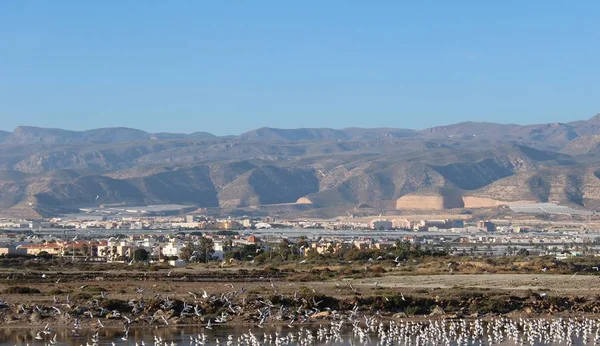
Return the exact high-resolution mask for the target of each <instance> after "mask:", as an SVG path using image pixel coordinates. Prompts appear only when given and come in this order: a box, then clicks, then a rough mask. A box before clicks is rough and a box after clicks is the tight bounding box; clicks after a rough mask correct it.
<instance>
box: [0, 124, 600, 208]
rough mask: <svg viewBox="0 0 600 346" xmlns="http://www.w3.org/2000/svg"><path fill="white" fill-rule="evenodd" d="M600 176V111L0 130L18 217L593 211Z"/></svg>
mask: <svg viewBox="0 0 600 346" xmlns="http://www.w3.org/2000/svg"><path fill="white" fill-rule="evenodd" d="M599 167H600V115H598V116H594V117H592V118H590V119H588V120H583V121H576V122H571V123H552V124H536V125H525V126H520V125H514V124H494V123H483V122H481V123H480V122H466V123H460V124H453V125H446V126H438V127H434V128H429V129H424V130H409V129H393V128H372V129H364V128H346V129H326V128H314V129H311V128H304V129H275V128H261V129H257V130H254V131H249V132H247V133H244V134H242V135H239V136H227V137H218V136H214V135H212V134H210V133H206V132H194V133H191V134H178V133H155V134H152V133H147V132H144V131H140V130H135V129H129V128H103V129H94V130H87V131H69V130H62V129H47V128H38V127H30V126H22V127H18V128H16V129H15V130H14V131H13V132H0V210H3V211H4V213H5V214H8V215H23V217H26V216H31V215H39V214H42V215H53V214H57V213H61V212H70V211H73V210H75V209H77V208H79V207H87V206H98V205H101V204H115V203H118V204H125V205H127V204H129V205H134V204H137V205H139V204H159V203H160V204H166V203H176V204H188V205H194V206H196V207H199V208H213V209H215V210H217V211H220V212H221V213H224V214H226V213H236V212H239V213H248V212H252V210H254V209H252V208H257V207H265V206H267V207H268V208H271V209H270V210H279V211H285V212H289V211H293V210H310V209H312V210H314V212H313V214H314V215H325V214H327V213H329V212H332V211H335V212H340V211H341V210H352V209H353V208H356V207H357V206H359V205H367V206H369V208H371V209H372V210H389V209H396V208H400V209H410V208H448V207H460V208H462V207H466V208H470V207H488V206H495V205H500V204H508V203H511V202H518V201H560V202H562V203H567V204H571V205H579V206H585V207H588V208H597V207H600V168H599ZM277 206H278V207H277ZM265 208H266V207H265ZM363 209H364V208H363ZM371 209H369V210H371ZM317 210H321V211H320V212H319V211H317Z"/></svg>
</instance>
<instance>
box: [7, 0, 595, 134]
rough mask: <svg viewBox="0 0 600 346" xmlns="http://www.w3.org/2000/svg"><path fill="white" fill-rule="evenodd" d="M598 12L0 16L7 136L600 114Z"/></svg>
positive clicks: (519, 9) (144, 8) (497, 7)
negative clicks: (20, 131)
mask: <svg viewBox="0 0 600 346" xmlns="http://www.w3.org/2000/svg"><path fill="white" fill-rule="evenodd" d="M599 10H600V4H598V2H595V1H577V2H565V1H526V2H523V1H502V2H480V1H453V2H446V1H424V2H419V3H416V2H415V3H408V2H395V1H383V2H378V3H376V4H372V3H364V2H356V1H326V2H322V1H307V2H306V1H303V2H298V3H289V2H281V1H233V2H211V3H209V2H197V1H178V2H176V3H167V2H161V1H144V2H122V1H102V2H88V1H84V2H77V1H51V2H44V1H13V2H9V1H3V2H2V3H0V104H1V105H2V106H1V107H0V120H1V122H0V129H3V130H6V131H12V130H13V129H14V128H15V127H17V126H19V125H30V126H41V127H59V128H65V129H72V130H84V129H92V128H99V127H115V126H125V127H132V128H139V129H142V130H145V131H149V132H186V133H187V132H195V131H207V132H211V133H214V134H217V135H227V134H240V133H243V132H246V131H249V130H252V129H256V128H259V127H263V126H269V127H278V128H298V127H331V128H345V127H353V126H359V127H396V128H412V129H422V128H426V127H431V126H436V125H445V124H451V123H457V122H461V121H468V120H471V121H483V120H486V121H493V122H500V123H517V124H533V123H551V122H568V121H573V120H578V119H583V118H588V117H590V116H592V115H594V114H596V113H598V111H599V107H598V105H597V104H596V103H597V102H596V99H597V97H596V96H597V95H599V94H600V85H599V84H598V83H597V81H598V79H599V77H600V75H599V74H600V69H598V68H597V61H596V60H597V59H596V57H597V56H598V55H599V53H600V48H599V47H600V44H599V43H600V42H599V40H600V34H599V32H598V26H597V13H598V11H599Z"/></svg>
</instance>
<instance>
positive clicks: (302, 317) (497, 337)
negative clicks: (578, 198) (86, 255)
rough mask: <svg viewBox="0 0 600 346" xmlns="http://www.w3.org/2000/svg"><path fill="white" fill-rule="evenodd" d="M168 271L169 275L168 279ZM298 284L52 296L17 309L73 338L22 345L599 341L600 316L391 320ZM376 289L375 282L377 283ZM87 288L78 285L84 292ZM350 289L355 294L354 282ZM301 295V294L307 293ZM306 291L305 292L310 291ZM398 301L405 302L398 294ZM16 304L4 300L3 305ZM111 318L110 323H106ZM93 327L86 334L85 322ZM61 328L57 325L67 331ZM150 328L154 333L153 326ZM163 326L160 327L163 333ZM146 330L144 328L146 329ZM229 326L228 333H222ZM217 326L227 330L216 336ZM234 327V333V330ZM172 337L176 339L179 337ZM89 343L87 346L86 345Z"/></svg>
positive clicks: (448, 345)
mask: <svg viewBox="0 0 600 346" xmlns="http://www.w3.org/2000/svg"><path fill="white" fill-rule="evenodd" d="M170 275H171V273H169V274H167V276H170ZM294 285H295V284H294V283H287V284H283V283H281V284H278V283H275V282H273V281H270V283H269V286H270V288H264V287H263V290H262V291H261V293H260V294H258V295H257V294H256V292H255V293H254V294H248V292H247V290H246V288H245V287H239V288H237V287H236V286H235V285H234V284H232V283H226V284H223V289H220V290H219V291H220V292H222V293H219V294H211V293H209V292H207V291H206V290H204V289H201V290H199V291H197V292H191V291H190V292H188V293H187V294H186V295H185V296H184V297H178V299H176V298H175V297H169V296H163V295H162V294H160V293H157V294H150V293H146V292H145V290H144V289H143V288H141V287H138V288H135V293H136V294H137V298H136V299H131V300H129V301H127V302H126V304H125V302H124V304H123V306H119V307H111V308H108V307H107V305H106V304H103V302H105V301H106V298H107V297H108V296H109V293H108V292H107V291H101V292H99V294H100V297H99V298H97V299H93V298H92V299H91V300H89V301H88V302H87V303H85V304H80V305H78V304H77V303H76V302H75V301H73V300H72V299H71V297H70V296H69V295H67V296H66V297H64V298H62V297H60V298H59V297H57V296H54V297H53V298H52V304H48V305H35V304H32V305H29V306H27V305H25V304H20V305H18V310H17V312H18V313H19V314H23V315H26V316H28V317H30V318H31V317H33V315H34V314H37V315H38V316H39V317H41V318H45V317H54V318H60V319H61V320H62V321H69V323H72V326H73V327H72V329H71V328H69V329H71V330H70V332H69V333H68V334H61V335H62V336H63V337H62V338H61V339H67V340H59V337H58V335H59V333H58V332H57V331H56V330H55V329H54V328H53V327H51V326H50V324H46V325H45V327H44V328H42V329H40V330H35V331H32V333H33V335H31V337H29V338H26V337H25V338H22V339H23V340H27V341H26V342H25V343H24V344H27V345H29V342H31V344H36V345H37V344H44V345H57V344H59V343H65V342H66V341H70V342H69V343H70V344H73V342H72V341H73V340H72V339H76V340H77V341H80V340H84V341H85V345H86V346H98V345H109V344H110V345H112V346H116V345H118V344H124V345H129V344H135V345H136V346H150V345H154V346H175V345H176V344H180V345H190V346H205V345H216V346H220V345H227V346H258V345H274V346H282V345H299V346H308V345H321V344H341V345H349V344H359V343H360V344H363V345H378V346H392V345H410V346H413V345H414V346H426V345H440V346H467V345H500V344H504V343H507V342H508V343H511V344H513V345H516V346H524V345H549V344H561V345H566V346H571V345H573V344H582V343H583V344H590V343H593V344H594V345H597V344H600V319H592V318H578V319H576V318H556V319H508V318H505V317H498V318H492V319H489V320H482V319H474V320H465V319H457V320H414V319H406V320H399V321H395V320H389V319H388V318H385V317H383V316H382V315H381V314H380V313H379V312H378V311H376V312H373V311H372V310H370V311H368V310H367V309H361V307H360V306H359V305H357V304H355V305H354V306H353V308H351V309H344V310H340V311H336V310H335V309H334V306H333V305H332V306H328V304H327V302H326V301H324V300H322V299H321V298H319V295H318V294H317V292H316V290H314V289H312V288H309V290H310V291H312V294H311V293H310V291H306V290H305V291H302V290H296V292H294V293H293V295H291V294H287V295H285V294H283V291H285V289H287V288H288V287H290V286H294ZM376 285H377V284H376ZM85 287H86V285H83V286H81V287H80V288H81V289H83V288H85ZM348 287H349V288H350V289H351V290H352V291H354V292H356V291H357V289H356V288H355V287H353V286H352V285H351V284H349V285H348ZM302 292H303V293H302ZM307 293H308V294H307ZM400 296H401V299H402V300H405V298H404V295H402V293H400ZM10 305H11V304H9V303H8V302H6V301H5V300H2V299H0V307H4V308H6V307H9V306H10ZM236 317H237V320H239V319H240V318H241V319H244V320H246V321H251V322H252V323H253V325H252V326H251V327H250V328H249V329H248V330H247V332H239V329H238V330H237V331H236V332H235V333H233V334H229V335H227V336H223V333H222V332H223V331H227V330H228V329H227V328H231V327H232V326H231V324H232V323H230V322H232V321H233V320H236ZM107 320H111V322H110V326H105V324H107V325H108V323H107V322H106V321H107ZM83 321H85V322H86V324H85V325H90V326H92V327H93V329H92V330H91V331H90V330H86V332H82V330H85V329H82V322H83ZM114 321H118V324H121V328H122V331H119V333H118V337H103V336H102V335H106V334H107V333H101V330H103V329H107V330H108V328H109V327H110V328H113V327H114V324H115V323H114ZM178 324H186V325H190V326H192V327H195V328H200V330H201V332H200V333H196V332H194V333H193V334H188V335H187V336H186V338H187V337H188V336H189V341H188V340H187V339H186V340H185V341H184V342H182V340H181V335H179V338H178V339H176V341H177V343H176V342H175V340H173V341H167V340H166V339H164V338H162V337H160V336H159V335H157V334H156V333H153V334H150V333H152V332H154V331H156V330H164V329H163V328H169V327H172V326H174V325H178ZM63 326H64V324H61V325H60V326H58V327H57V328H58V329H61V330H63V328H64V327H63ZM132 326H134V327H136V328H142V329H141V330H144V334H145V331H146V330H148V332H149V333H148V334H145V337H146V339H147V340H145V341H136V340H135V339H137V338H132V337H130V328H131V327H132ZM148 327H152V328H148ZM158 327H162V328H158ZM143 328H146V329H143ZM223 328H225V329H223ZM215 329H222V330H220V331H219V332H217V330H215ZM229 330H231V329H229ZM174 335H175V334H174ZM81 345H82V346H83V345H84V344H83V343H82V344H81Z"/></svg>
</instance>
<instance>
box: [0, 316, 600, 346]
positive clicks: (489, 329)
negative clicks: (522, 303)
mask: <svg viewBox="0 0 600 346" xmlns="http://www.w3.org/2000/svg"><path fill="white" fill-rule="evenodd" d="M41 330H42V328H39V327H38V328H25V327H24V328H19V327H17V328H6V329H0V346H2V345H32V346H33V345H49V344H53V343H52V340H53V339H55V340H56V343H55V344H53V345H92V344H93V340H92V339H93V334H94V333H95V330H92V329H86V330H84V329H82V330H78V331H77V333H78V334H79V335H76V336H75V335H73V333H72V330H71V329H57V330H50V331H48V333H47V334H43V335H42V336H43V340H36V339H35V337H36V335H38V333H39V332H40V331H41ZM124 335H125V332H124V329H123V328H103V329H100V330H99V331H98V342H97V343H95V345H113V343H114V344H115V345H140V346H141V345H142V344H145V345H147V346H150V345H157V346H169V345H172V344H173V345H174V344H176V345H193V346H199V345H211V346H212V345H219V346H221V345H222V346H225V345H231V346H240V345H302V346H304V345H364V346H388V345H390V346H391V345H411V346H425V345H440V346H470V345H473V346H474V345H481V346H484V345H485V346H490V345H502V346H522V345H535V346H545V345H552V346H572V345H575V346H582V345H597V344H600V320H598V319H579V320H575V319H554V320H548V319H538V320H519V321H513V320H507V319H499V320H495V321H492V322H489V323H488V322H484V321H479V320H478V321H473V320H470V321H464V320H461V321H446V322H442V321H436V322H433V323H431V324H430V323H429V322H427V321H425V322H412V321H404V322H397V323H396V322H394V323H391V324H390V323H389V322H380V321H376V322H373V323H371V324H370V325H366V324H365V323H362V324H361V323H359V324H356V325H355V326H352V325H350V324H349V323H346V324H345V325H344V326H343V327H339V326H334V325H332V324H330V323H323V324H321V325H320V326H310V327H293V328H290V327H287V326H275V327H266V328H248V327H231V326H223V325H221V326H213V329H212V330H208V329H206V328H204V327H201V326H197V327H177V328H173V327H167V326H155V327H138V328H134V327H131V328H130V330H129V335H128V338H127V339H126V340H124V339H123V337H124ZM230 336H231V340H230V342H229V343H228V337H230ZM157 338H158V339H159V340H161V341H160V342H157V341H156V340H157ZM240 338H241V340H240ZM192 339H193V341H192ZM217 340H218V341H219V342H218V343H217ZM276 340H277V341H276ZM299 340H302V341H299Z"/></svg>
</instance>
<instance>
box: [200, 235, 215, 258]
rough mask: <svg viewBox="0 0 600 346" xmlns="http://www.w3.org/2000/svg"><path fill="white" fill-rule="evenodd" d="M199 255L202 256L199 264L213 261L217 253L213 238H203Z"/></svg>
mask: <svg viewBox="0 0 600 346" xmlns="http://www.w3.org/2000/svg"><path fill="white" fill-rule="evenodd" d="M198 251H199V252H200V253H199V254H198V255H199V256H200V260H199V262H208V261H210V260H211V259H212V255H213V254H214V253H215V243H214V242H213V240H212V239H211V238H205V237H203V238H201V239H200V246H199V249H198Z"/></svg>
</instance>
